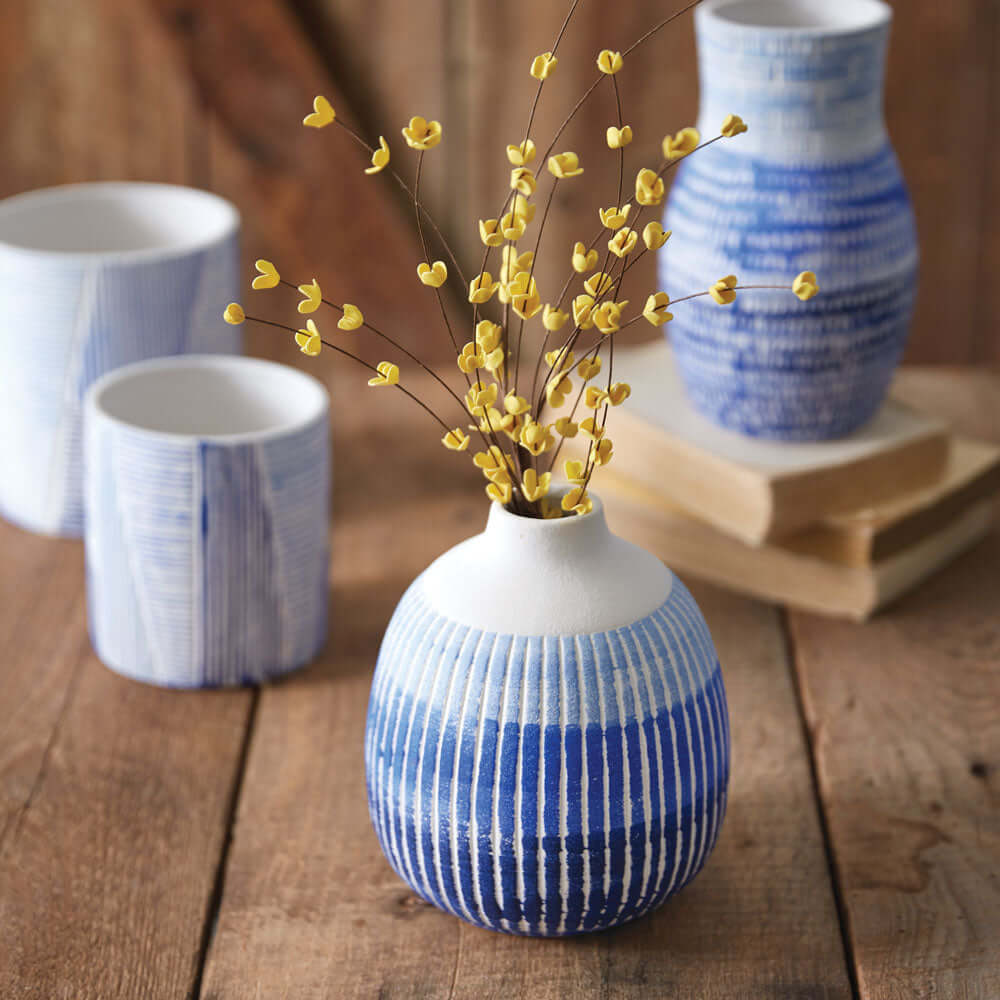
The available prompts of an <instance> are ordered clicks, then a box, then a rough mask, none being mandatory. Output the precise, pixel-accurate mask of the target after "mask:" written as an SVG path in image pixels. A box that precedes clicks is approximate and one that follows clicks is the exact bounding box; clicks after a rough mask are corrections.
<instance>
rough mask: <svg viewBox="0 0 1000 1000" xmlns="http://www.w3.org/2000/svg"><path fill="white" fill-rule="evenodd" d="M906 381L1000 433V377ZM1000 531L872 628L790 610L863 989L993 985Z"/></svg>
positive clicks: (997, 963) (969, 989) (946, 993)
mask: <svg viewBox="0 0 1000 1000" xmlns="http://www.w3.org/2000/svg"><path fill="white" fill-rule="evenodd" d="M897 386H898V389H899V391H900V392H901V393H902V394H903V395H910V396H911V398H914V399H916V398H919V399H921V400H922V401H923V402H924V405H926V406H927V407H928V408H931V409H933V411H934V412H937V413H939V414H940V415H942V416H945V417H947V418H949V419H951V420H954V421H955V422H956V425H957V426H958V427H959V428H960V429H961V430H963V431H964V432H966V433H970V434H979V435H989V436H992V437H993V439H994V440H997V439H1000V379H997V378H996V377H991V376H988V375H966V376H963V375H962V374H961V373H958V372H950V373H949V372H941V373H935V372H930V371H915V372H912V373H911V372H904V373H903V374H902V375H901V377H900V378H899V379H897ZM998 565H1000V532H995V533H994V535H993V536H992V538H991V539H990V540H989V541H987V542H984V543H983V544H981V545H980V546H979V547H977V548H976V549H974V550H973V551H972V552H969V553H968V554H967V555H965V556H963V557H961V558H960V559H959V560H958V561H957V562H956V563H955V564H954V565H953V566H951V567H950V568H949V569H947V570H945V571H944V572H943V573H942V574H941V575H940V576H938V577H936V578H935V579H934V580H932V581H930V582H929V583H927V584H925V585H924V586H923V587H922V588H921V589H920V590H919V591H917V592H916V593H915V594H913V595H912V596H910V597H909V598H906V599H905V600H903V601H902V602H900V603H899V604H898V605H897V606H896V607H895V608H894V609H893V610H892V611H891V612H889V613H887V614H886V615H884V616H882V617H880V618H878V619H876V620H875V621H873V622H871V623H870V624H869V625H867V626H866V627H865V628H864V629H858V628H855V627H852V626H849V625H841V624H837V623H833V622H830V621H828V620H825V619H820V618H817V617H815V616H811V615H804V614H793V615H792V616H791V627H792V635H793V637H794V644H795V649H796V654H797V656H796V659H797V666H798V674H799V682H800V685H801V689H802V693H803V702H804V705H805V710H806V715H807V719H808V723H809V729H810V733H811V738H812V744H813V752H814V755H815V759H816V770H817V774H818V780H819V788H820V793H821V796H822V800H823V803H824V810H825V812H826V815H827V822H828V825H829V829H830V834H831V840H832V844H833V848H834V855H835V860H836V866H837V871H838V875H839V880H840V887H841V892H842V896H843V899H844V901H845V907H846V913H847V926H848V929H849V934H850V941H851V948H852V952H853V956H854V961H855V963H856V966H857V976H858V981H859V984H860V987H861V995H862V997H863V998H865V1000H868V998H872V1000H876V998H877V1000H904V998H906V1000H922V998H925V997H928V998H929V997H961V998H970V1000H971V998H983V1000H986V998H992V997H996V996H998V995H1000V950H998V949H997V947H996V943H997V941H998V940H1000V720H998V715H997V710H996V708H997V704H998V703H1000V671H998V669H997V665H998V663H1000V627H998V616H1000V574H998V571H997V566H998Z"/></svg>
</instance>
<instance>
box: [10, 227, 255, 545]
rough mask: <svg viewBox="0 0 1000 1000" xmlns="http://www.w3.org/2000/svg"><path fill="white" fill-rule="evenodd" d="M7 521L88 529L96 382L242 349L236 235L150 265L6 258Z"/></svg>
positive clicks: (50, 530)
mask: <svg viewBox="0 0 1000 1000" xmlns="http://www.w3.org/2000/svg"><path fill="white" fill-rule="evenodd" d="M2 265H3V266H2V267H0V369H2V370H3V372H4V391H3V392H2V393H0V427H2V430H0V515H2V516H3V517H5V518H7V519H8V520H11V521H13V522H15V523H17V524H20V525H22V526H23V527H26V528H28V529H29V530H32V531H38V532H43V533H46V534H53V535H66V536H80V535H82V534H83V478H82V439H83V421H82V400H83V397H84V394H85V393H86V391H87V389H88V388H89V386H90V385H91V383H93V382H94V381H95V380H96V379H97V378H99V377H100V376H101V375H103V374H105V373H106V372H109V371H111V370H112V369H115V368H119V367H121V366H122V365H126V364H130V363H132V362H134V361H143V360H146V359H149V358H156V357H163V356H166V355H174V354H189V353H193V354H238V353H239V352H240V350H241V344H242V339H241V335H240V332H239V330H238V329H237V328H236V327H233V326H229V325H228V324H226V323H225V322H224V321H223V320H222V310H223V309H224V308H225V305H226V303H227V302H229V301H230V300H231V299H233V298H236V295H237V290H238V287H239V280H238V273H237V269H238V266H239V245H238V237H237V236H235V235H234V236H231V237H228V238H226V239H223V240H220V241H219V242H217V243H216V244H214V245H212V246H211V247H209V248H208V249H205V250H200V251H195V252H190V253H184V254H180V255H177V256H173V257H167V258H163V259H160V258H157V259H153V260H143V259H140V260H135V261H130V260H128V259H123V260H121V261H117V260H115V259H110V260H102V259H101V258H99V257H98V258H96V259H95V261H94V262H90V263H88V262H85V261H83V260H82V259H81V258H80V257H77V256H70V257H67V258H66V259H60V258H58V257H56V258H48V257H46V258H44V260H40V259H39V257H38V256H37V255H21V254H17V253H3V254H2Z"/></svg>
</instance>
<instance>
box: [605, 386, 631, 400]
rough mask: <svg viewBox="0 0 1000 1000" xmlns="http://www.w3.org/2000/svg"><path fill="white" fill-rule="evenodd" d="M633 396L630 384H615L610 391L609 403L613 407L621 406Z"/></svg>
mask: <svg viewBox="0 0 1000 1000" xmlns="http://www.w3.org/2000/svg"><path fill="white" fill-rule="evenodd" d="M631 395H632V386H630V385H629V384H628V382H615V383H614V385H612V386H611V388H610V389H608V402H609V403H610V404H611V405H612V406H621V405H622V403H624V402H625V400H626V399H628V398H629V396H631Z"/></svg>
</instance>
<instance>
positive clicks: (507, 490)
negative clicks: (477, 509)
mask: <svg viewBox="0 0 1000 1000" xmlns="http://www.w3.org/2000/svg"><path fill="white" fill-rule="evenodd" d="M513 493H514V488H513V486H511V484H510V483H490V484H489V486H487V487H486V495H487V496H488V497H489V498H490V499H491V500H492V501H493V502H494V503H498V504H500V505H501V506H504V505H506V504H509V503H510V498H511V496H512V495H513Z"/></svg>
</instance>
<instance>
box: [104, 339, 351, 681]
mask: <svg viewBox="0 0 1000 1000" xmlns="http://www.w3.org/2000/svg"><path fill="white" fill-rule="evenodd" d="M84 429H85V445H86V447H85V452H86V476H85V479H86V490H85V493H86V515H87V516H86V522H87V529H86V554H87V611H88V619H89V625H90V637H91V641H92V642H93V645H94V649H95V651H96V652H97V655H98V656H99V657H100V658H101V660H102V661H103V662H104V663H105V665H107V666H108V667H110V668H111V669H112V670H115V671H116V672H118V673H120V674H124V675H125V676H126V677H131V678H133V679H134V680H140V681H145V682H147V683H150V684H160V685H163V686H167V687H218V686H220V685H224V684H250V683H253V684H257V683H260V682H261V681H264V680H267V679H268V678H272V677H275V676H277V675H278V674H283V673H286V672H288V671H290V670H294V669H295V668H297V667H301V666H303V665H304V664H305V663H307V662H308V661H309V660H310V659H312V658H313V657H314V656H315V655H316V653H317V652H318V651H319V649H320V647H321V646H322V645H323V643H324V641H325V639H326V628H327V606H328V578H329V551H330V549H329V530H330V524H329V505H330V478H331V477H330V438H329V397H328V395H327V392H326V390H325V389H324V387H323V385H322V383H320V382H319V381H318V380H317V379H315V378H313V377H312V376H311V375H307V374H305V373H304V372H300V371H297V370H296V369H294V368H289V367H288V366H286V365H279V364H275V363H274V362H270V361H260V360H257V359H255V358H242V357H218V356H199V357H183V358H161V359H158V360H154V361H146V362H142V363H139V364H134V365H127V366H125V367H123V368H119V369H117V370H115V371H113V372H110V373H108V374H107V375H105V376H104V377H103V378H101V379H99V380H98V381H97V382H95V383H94V385H93V386H92V387H91V389H90V391H89V392H88V393H87V397H86V400H85V420H84Z"/></svg>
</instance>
